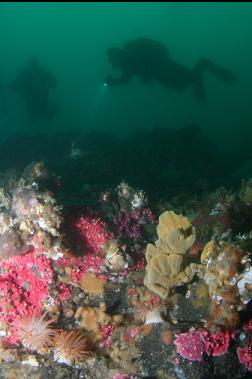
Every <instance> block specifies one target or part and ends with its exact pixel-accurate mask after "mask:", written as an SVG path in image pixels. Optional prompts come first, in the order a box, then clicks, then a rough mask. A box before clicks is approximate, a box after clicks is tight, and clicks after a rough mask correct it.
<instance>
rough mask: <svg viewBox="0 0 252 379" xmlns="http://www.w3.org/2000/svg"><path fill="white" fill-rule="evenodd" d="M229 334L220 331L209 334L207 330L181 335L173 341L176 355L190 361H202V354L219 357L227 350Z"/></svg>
mask: <svg viewBox="0 0 252 379" xmlns="http://www.w3.org/2000/svg"><path fill="white" fill-rule="evenodd" d="M229 342H230V333H229V332H228V331H220V332H218V333H217V332H214V333H211V332H209V331H207V330H198V331H195V332H188V333H181V334H179V335H178V336H177V338H176V340H175V341H174V343H175V345H176V347H177V353H179V354H180V355H181V356H182V357H184V358H186V359H189V360H190V361H202V359H203V354H204V353H207V354H208V355H209V356H213V357H219V356H221V355H224V354H225V353H226V352H227V351H228V348H229Z"/></svg>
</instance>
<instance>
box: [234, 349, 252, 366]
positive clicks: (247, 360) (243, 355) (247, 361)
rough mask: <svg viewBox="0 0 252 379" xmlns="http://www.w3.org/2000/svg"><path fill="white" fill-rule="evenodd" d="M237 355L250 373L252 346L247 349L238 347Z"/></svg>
mask: <svg viewBox="0 0 252 379" xmlns="http://www.w3.org/2000/svg"><path fill="white" fill-rule="evenodd" d="M237 355H238V358H239V361H240V362H241V363H243V364H244V365H245V367H246V369H247V370H248V371H252V344H250V345H247V346H245V347H243V348H242V347H238V349H237Z"/></svg>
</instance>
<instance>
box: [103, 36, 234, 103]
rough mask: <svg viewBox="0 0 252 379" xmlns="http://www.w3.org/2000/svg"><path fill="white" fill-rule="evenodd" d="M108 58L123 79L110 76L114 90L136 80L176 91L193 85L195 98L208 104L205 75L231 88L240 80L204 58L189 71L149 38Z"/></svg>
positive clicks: (114, 50) (129, 44)
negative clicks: (156, 83) (204, 82)
mask: <svg viewBox="0 0 252 379" xmlns="http://www.w3.org/2000/svg"><path fill="white" fill-rule="evenodd" d="M107 57H108V60H109V62H110V63H111V64H112V65H113V66H114V68H117V69H120V70H121V76H120V77H119V78H114V77H112V76H111V75H108V76H107V78H106V83H107V85H108V86H110V87H115V86H120V85H126V84H128V83H129V82H130V80H131V79H132V77H133V76H137V77H139V78H140V79H141V80H142V81H143V82H144V83H149V82H151V81H153V80H155V81H157V82H159V83H160V84H161V85H163V86H165V87H167V88H171V89H174V90H176V91H183V90H185V89H186V88H187V87H188V86H190V85H192V86H193V90H194V95H195V98H196V99H197V100H198V101H201V102H203V101H205V100H206V93H205V88H204V84H203V72H204V71H206V70H208V71H209V72H211V73H212V74H214V75H215V76H216V77H217V78H218V79H220V80H222V81H224V82H225V83H227V84H232V83H233V81H234V79H235V78H236V75H235V74H234V73H232V72H231V71H229V70H227V69H225V68H223V67H221V66H219V65H216V64H214V63H213V62H212V61H210V60H209V59H206V58H201V59H200V60H199V62H198V63H197V64H196V65H195V66H194V67H193V68H192V69H188V68H186V67H184V66H183V65H181V64H180V63H178V62H176V61H175V60H174V59H173V58H171V57H170V55H169V51H168V50H167V49H166V47H165V46H164V45H163V44H162V43H160V42H157V41H154V40H152V39H149V38H138V39H135V40H133V41H129V42H127V43H126V44H125V45H124V46H123V47H122V48H114V47H113V48H110V49H108V50H107Z"/></svg>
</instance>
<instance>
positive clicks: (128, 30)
mask: <svg viewBox="0 0 252 379" xmlns="http://www.w3.org/2000/svg"><path fill="white" fill-rule="evenodd" d="M251 35H252V4H251V3H238V2H234V3H222V2H219V3H194V2H189V3H183V2H182V3H173V2H171V3H137V2H136V3H127V2H126V3H109V2H107V3H99V2H97V3H68V2H66V3H53V2H52V3H26V2H23V3H5V2H3V3H1V4H0V36H1V43H0V52H1V54H0V56H1V59H0V74H1V75H0V76H1V77H2V80H3V83H4V86H7V87H8V85H9V83H10V82H11V81H12V80H13V78H14V76H15V75H16V73H17V72H18V70H20V69H21V68H22V67H23V66H24V65H25V64H26V63H27V61H28V60H29V58H30V57H32V56H36V57H37V58H38V59H39V61H40V63H41V64H42V65H43V66H44V67H45V68H47V69H48V70H49V71H50V72H51V73H53V74H54V75H55V76H56V77H57V79H58V86H57V88H56V90H55V91H53V92H52V94H51V96H52V98H53V99H54V100H55V101H57V102H58V104H59V105H60V112H59V113H58V114H57V116H56V117H55V118H54V119H53V120H51V121H42V122H38V123H37V124H33V125H31V124H30V123H29V121H28V118H27V115H26V113H25V111H24V109H23V107H22V104H21V103H20V100H19V99H18V98H17V97H16V96H15V95H14V94H12V93H9V91H8V90H6V92H5V94H4V100H3V103H2V107H1V112H2V115H1V128H2V135H3V136H5V135H8V134H10V133H16V131H30V130H32V131H34V130H35V131H44V132H47V131H52V130H58V131H61V130H72V129H75V128H76V129H79V128H80V129H82V130H86V129H90V128H91V129H99V130H106V131H110V132H112V133H117V134H120V135H124V134H127V133H129V132H131V131H132V130H134V129H136V128H139V127H140V128H144V129H151V128H152V127H153V126H155V125H162V126H167V127H171V128H180V127H184V126H185V125H187V124H192V123H195V124H197V125H199V126H201V127H202V128H203V129H204V130H205V131H206V133H207V134H208V135H209V136H211V137H212V138H214V139H215V140H216V141H218V142H219V143H220V144H221V145H223V146H224V145H229V144H232V145H234V144H235V143H236V142H237V141H238V140H240V139H242V136H245V135H246V138H248V137H250V133H252V132H250V127H251V121H252V115H251V92H252V91H251V88H252V72H251V71H252V70H251V67H252V49H251V48H252V43H251ZM138 37H150V38H153V39H156V40H158V41H160V42H162V43H163V44H165V45H166V46H167V48H168V49H169V51H170V54H171V56H172V57H173V58H174V59H176V60H177V61H179V62H180V63H181V64H183V65H185V66H187V67H192V66H193V65H194V64H195V63H196V62H197V60H198V59H199V58H200V57H207V58H210V59H212V60H213V61H214V62H216V63H218V64H220V65H223V66H224V67H227V68H228V69H230V70H233V71H234V72H235V73H236V74H237V80H236V82H235V83H234V84H233V85H232V86H227V85H225V84H224V83H222V82H221V81H219V80H217V79H216V78H215V77H213V76H211V75H210V74H208V73H206V75H205V85H206V90H207V96H208V101H207V102H206V103H205V104H201V103H198V102H197V101H196V100H195V99H194V97H193V92H192V89H191V88H188V89H187V90H186V91H184V92H181V93H180V92H176V91H173V90H169V89H166V88H162V87H161V86H160V85H159V84H157V83H151V84H149V85H145V84H143V83H141V82H140V81H139V80H138V79H137V78H136V79H134V80H133V81H132V82H131V83H130V84H129V85H127V86H125V87H120V88H118V89H116V90H115V91H109V90H108V91H107V92H106V93H104V94H103V96H101V94H100V92H101V85H102V82H103V80H104V77H105V76H106V75H107V74H109V73H110V74H114V73H115V72H114V70H113V69H112V67H111V66H110V65H109V63H108V62H107V58H106V50H107V49H108V48H109V47H112V46H118V47H120V46H122V45H123V44H124V43H125V42H127V41H128V40H131V39H135V38H138ZM3 104H4V105H3Z"/></svg>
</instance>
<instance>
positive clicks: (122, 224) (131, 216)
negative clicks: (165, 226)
mask: <svg viewBox="0 0 252 379" xmlns="http://www.w3.org/2000/svg"><path fill="white" fill-rule="evenodd" d="M154 222H155V217H154V215H153V213H152V212H151V210H150V209H149V208H143V209H141V208H140V209H134V210H132V211H130V212H121V213H120V214H119V215H118V217H117V218H116V220H115V228H116V232H117V234H118V236H119V237H123V238H124V239H134V240H142V239H143V225H146V224H147V223H154Z"/></svg>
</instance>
